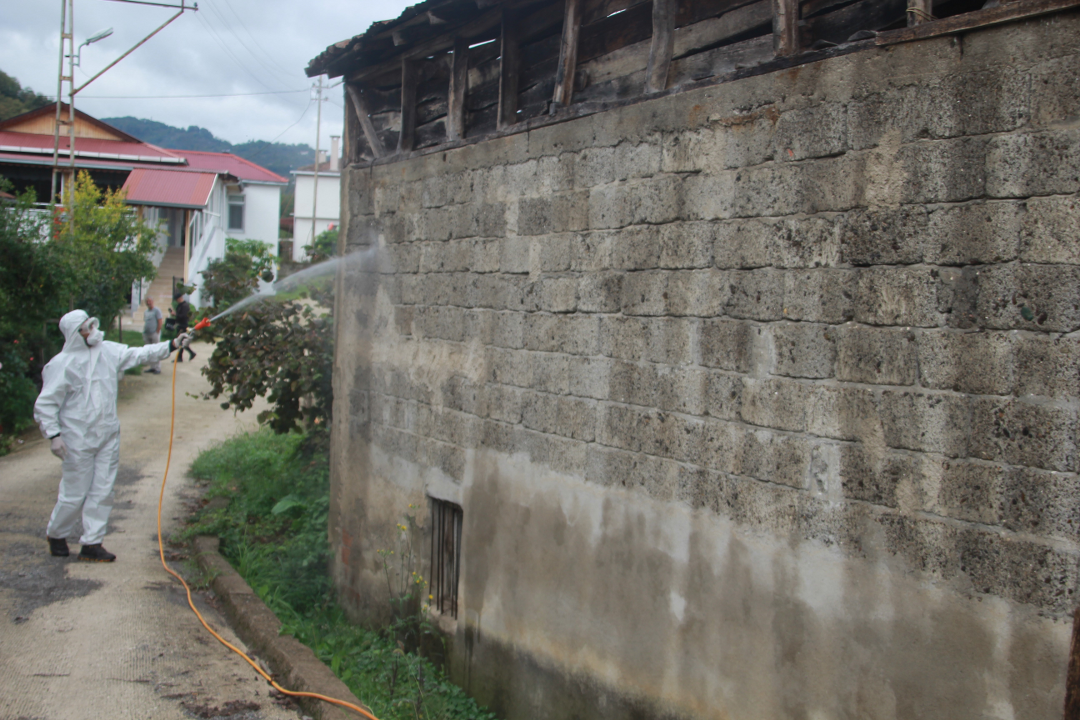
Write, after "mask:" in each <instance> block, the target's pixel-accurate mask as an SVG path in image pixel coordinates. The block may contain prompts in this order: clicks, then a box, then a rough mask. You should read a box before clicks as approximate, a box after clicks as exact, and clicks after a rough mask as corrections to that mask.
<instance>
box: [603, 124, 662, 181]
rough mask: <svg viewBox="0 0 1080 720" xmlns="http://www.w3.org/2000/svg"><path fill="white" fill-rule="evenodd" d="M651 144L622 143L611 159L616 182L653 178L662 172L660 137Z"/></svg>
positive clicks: (650, 142) (655, 137) (653, 138)
mask: <svg viewBox="0 0 1080 720" xmlns="http://www.w3.org/2000/svg"><path fill="white" fill-rule="evenodd" d="M650 140H651V141H649V142H621V143H619V144H618V145H616V146H615V149H614V150H615V152H614V154H613V156H612V158H611V162H612V170H613V171H614V173H615V179H616V180H627V179H630V178H644V177H652V176H654V175H657V174H658V173H659V172H660V157H661V146H660V136H659V135H654V136H653V137H652V138H650Z"/></svg>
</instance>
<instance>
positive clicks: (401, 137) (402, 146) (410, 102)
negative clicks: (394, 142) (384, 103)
mask: <svg viewBox="0 0 1080 720" xmlns="http://www.w3.org/2000/svg"><path fill="white" fill-rule="evenodd" d="M418 62H419V61H417V60H410V59H408V58H405V59H403V60H402V61H401V132H399V133H398V147H397V149H398V152H409V151H410V150H412V149H413V144H414V143H415V142H416V85H417V77H416V76H417V71H418V67H417V64H418Z"/></svg>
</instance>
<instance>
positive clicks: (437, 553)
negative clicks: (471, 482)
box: [429, 498, 461, 618]
mask: <svg viewBox="0 0 1080 720" xmlns="http://www.w3.org/2000/svg"><path fill="white" fill-rule="evenodd" d="M429 500H430V501H431V595H432V598H431V606H432V607H433V608H435V609H437V610H438V611H439V612H441V613H443V614H446V615H449V616H451V617H454V618H456V617H457V615H458V578H459V576H460V573H461V507H460V506H458V505H455V504H454V503H451V502H446V501H445V500H436V499H435V498H429Z"/></svg>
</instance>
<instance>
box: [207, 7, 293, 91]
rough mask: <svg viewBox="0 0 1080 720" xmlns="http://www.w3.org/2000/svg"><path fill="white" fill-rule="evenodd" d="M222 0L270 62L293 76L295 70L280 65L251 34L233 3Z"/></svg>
mask: <svg viewBox="0 0 1080 720" xmlns="http://www.w3.org/2000/svg"><path fill="white" fill-rule="evenodd" d="M222 2H224V3H225V7H227V8H229V12H231V13H232V14H233V17H235V18H236V21H237V23H239V25H240V28H241V29H242V30H243V31H244V32H245V33H247V36H248V37H249V38H251V42H252V43H254V44H255V47H256V48H258V49H259V51H260V52H261V53H262V54H263V56H265V57H266V58H267V59H268V60H270V64H271V65H273V66H274V67H276V68H277V69H278V70H280V71H281V72H283V73H285V74H286V75H287V76H291V75H292V73H293V71H292V70H289V69H288V68H284V67H282V66H281V65H279V64H278V61H277V59H276V58H274V56H273V55H271V54H270V53H268V52H267V51H266V48H264V47H263V46H262V44H261V43H260V42H259V41H258V39H257V38H256V37H255V36H254V35H252V34H251V30H250V29H248V26H247V24H246V23H244V19H243V18H242V17H240V14H239V13H237V12H236V9H235V8H234V7H233V6H232V3H231V2H229V0H222ZM234 34H235V33H234Z"/></svg>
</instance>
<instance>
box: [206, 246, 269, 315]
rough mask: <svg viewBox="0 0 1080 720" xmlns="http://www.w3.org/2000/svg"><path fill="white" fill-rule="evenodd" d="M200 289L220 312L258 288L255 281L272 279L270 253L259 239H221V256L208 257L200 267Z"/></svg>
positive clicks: (257, 283) (257, 282)
mask: <svg viewBox="0 0 1080 720" xmlns="http://www.w3.org/2000/svg"><path fill="white" fill-rule="evenodd" d="M202 275H203V289H204V290H206V292H207V293H208V294H209V295H211V296H212V297H213V299H214V301H213V304H214V310H216V311H218V312H221V311H222V310H224V309H225V308H227V307H229V306H230V305H233V304H234V303H237V302H239V301H240V300H243V299H244V298H246V297H247V296H249V295H251V294H252V293H253V292H255V291H256V290H258V288H259V280H263V281H265V282H273V281H274V256H273V255H271V254H270V248H269V247H268V246H267V245H266V243H264V242H262V241H260V240H237V239H236V238H225V257H223V258H221V259H220V260H211V261H210V262H209V263H208V264H207V267H206V270H203V273H202Z"/></svg>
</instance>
